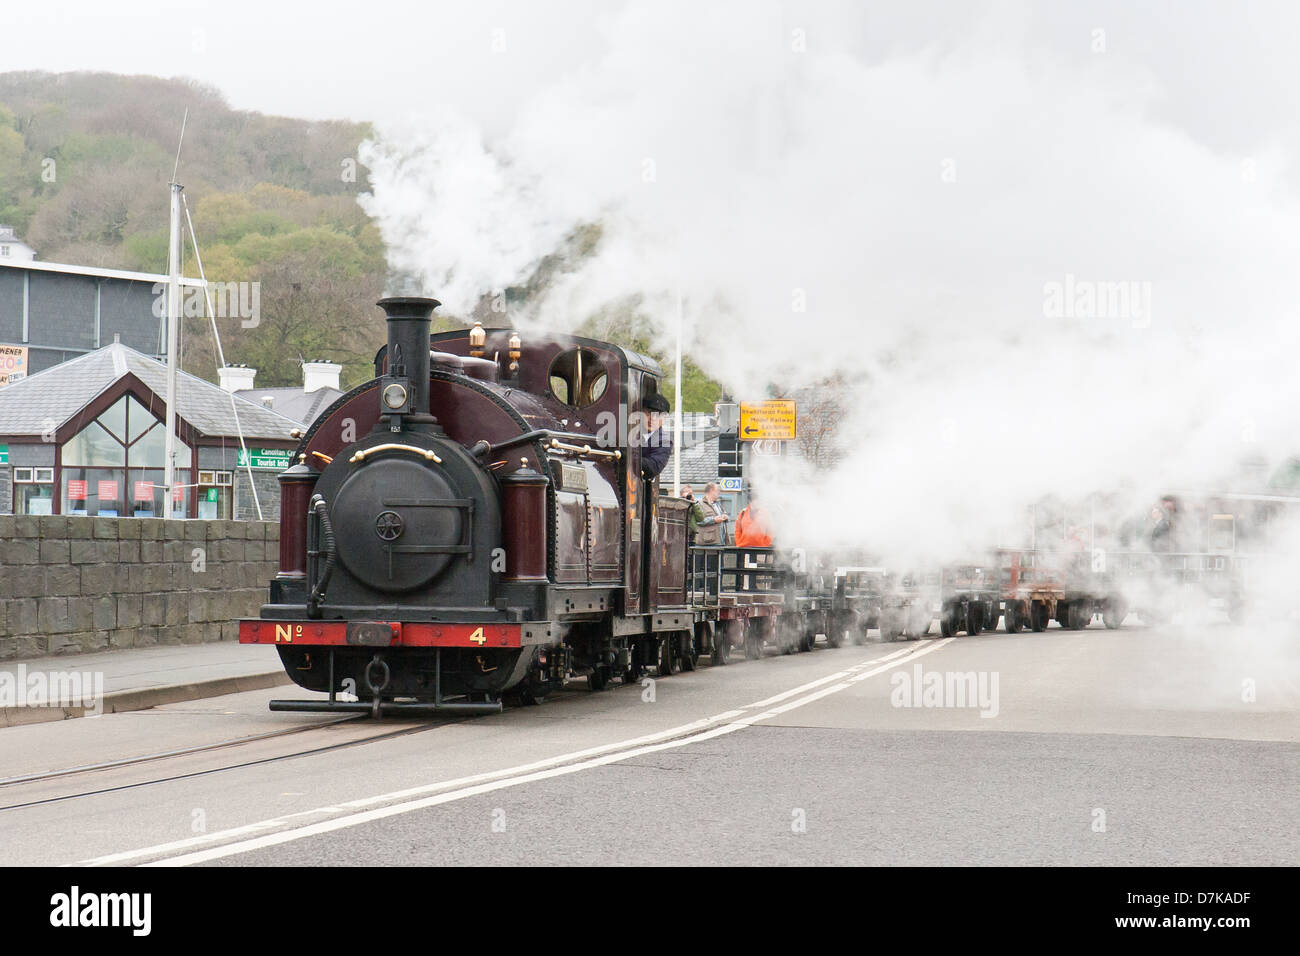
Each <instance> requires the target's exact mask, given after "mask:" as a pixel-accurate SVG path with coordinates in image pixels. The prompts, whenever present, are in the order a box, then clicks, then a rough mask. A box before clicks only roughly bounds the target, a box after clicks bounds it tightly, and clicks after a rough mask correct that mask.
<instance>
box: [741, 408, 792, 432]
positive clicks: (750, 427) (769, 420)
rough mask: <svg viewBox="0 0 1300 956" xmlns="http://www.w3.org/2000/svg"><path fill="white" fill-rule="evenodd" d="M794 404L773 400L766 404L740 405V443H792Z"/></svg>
mask: <svg viewBox="0 0 1300 956" xmlns="http://www.w3.org/2000/svg"><path fill="white" fill-rule="evenodd" d="M795 418H796V415H795V407H794V402H793V401H791V400H789V399H785V398H779V399H773V400H771V401H767V402H741V403H740V440H741V441H765V440H770V441H794V439H795V434H796V429H795Z"/></svg>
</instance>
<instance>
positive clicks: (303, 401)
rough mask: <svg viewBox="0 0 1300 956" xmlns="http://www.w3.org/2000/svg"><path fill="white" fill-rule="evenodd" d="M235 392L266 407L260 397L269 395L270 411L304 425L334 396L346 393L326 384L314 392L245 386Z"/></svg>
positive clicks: (331, 401) (322, 409)
mask: <svg viewBox="0 0 1300 956" xmlns="http://www.w3.org/2000/svg"><path fill="white" fill-rule="evenodd" d="M235 394H236V395H238V396H239V397H240V398H246V399H248V400H249V401H250V402H253V403H254V404H256V405H260V406H261V407H262V408H265V407H266V403H265V402H263V401H262V399H263V398H264V397H265V396H268V395H269V396H270V397H271V410H272V411H275V412H279V413H280V414H281V415H284V416H287V417H288V418H292V419H293V420H294V421H296V422H302V423H303V424H304V425H310V424H311V423H312V422H314V421H315V420H316V419H317V417H318V416H319V415H320V413H321V412H323V411H325V409H327V408H329V407H330V405H332V404H334V400H335V399H336V398H338V397H339V396H340V395H344V394H346V393H345V392H343V391H342V390H340V389H337V388H330V387H329V386H326V387H324V388H318V389H316V391H314V392H304V391H303V390H302V389H301V388H246V389H241V390H240V391H238V392H236V393H235Z"/></svg>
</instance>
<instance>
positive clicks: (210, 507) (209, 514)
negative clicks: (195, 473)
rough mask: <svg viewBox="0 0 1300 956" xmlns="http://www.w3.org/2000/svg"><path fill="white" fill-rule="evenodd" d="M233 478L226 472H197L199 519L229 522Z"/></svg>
mask: <svg viewBox="0 0 1300 956" xmlns="http://www.w3.org/2000/svg"><path fill="white" fill-rule="evenodd" d="M233 479H234V476H233V475H232V474H231V473H230V472H228V471H201V472H199V493H198V503H199V517H200V518H209V519H215V518H220V519H222V520H224V521H228V520H230V511H231V505H232V503H233V494H232V492H233V488H232V487H231V486H232V485H233V483H234V481H233Z"/></svg>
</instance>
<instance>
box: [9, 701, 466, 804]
mask: <svg viewBox="0 0 1300 956" xmlns="http://www.w3.org/2000/svg"><path fill="white" fill-rule="evenodd" d="M464 719H466V718H450V717H449V718H445V719H441V720H436V721H432V722H430V721H422V722H420V723H418V724H413V723H409V722H406V723H403V725H402V726H400V727H397V728H391V726H390V728H389V729H382V728H383V727H384V726H385V725H382V724H375V723H374V722H372V721H371V720H370V719H369V718H368V717H367V716H365V715H360V714H359V715H356V716H348V717H341V718H339V719H337V720H330V721H326V722H324V723H317V724H311V725H309V726H303V727H289V728H286V729H284V730H275V731H270V732H268V733H263V734H254V735H252V736H249V737H239V738H235V739H231V740H221V741H217V742H215V743H211V744H201V745H199V746H196V747H186V748H183V749H179V750H168V751H159V752H157V753H149V754H141V755H139V756H135V757H124V758H122V759H120V760H110V761H105V762H103V763H97V764H87V765H84V766H78V767H67V768H62V769H58V770H49V771H44V772H42V773H34V774H26V775H23V776H18V777H8V778H4V779H0V812H3V811H6V810H19V809H23V808H25V807H33V806H39V805H41V804H47V803H58V802H61V801H65V800H76V799H80V798H85V797H93V796H98V795H101V794H105V793H113V792H116V791H121V790H131V789H137V788H141V787H151V786H156V785H158V784H162V783H169V782H172V781H175V780H184V779H187V778H190V777H199V776H205V775H209V774H214V773H223V772H227V771H231V770H238V769H241V768H245V767H253V766H258V765H262V764H268V763H277V762H280V761H285V760H293V759H296V758H298V757H307V756H314V755H317V754H322V753H329V752H331V751H336V750H343V749H347V748H350V747H358V746H361V745H363V744H368V743H374V742H377V741H382V740H391V739H393V738H396V737H405V736H408V735H411V734H418V733H424V732H426V731H429V730H435V729H437V728H439V727H442V726H444V725H446V724H448V723H453V722H456V721H457V720H464ZM349 731H354V732H349ZM367 731H369V732H367ZM338 733H344V734H345V739H342V740H330V739H328V735H330V734H338ZM302 738H307V739H306V740H305V741H304V740H303V739H302ZM322 738H325V739H322ZM286 739H291V740H290V742H291V743H294V744H298V746H294V747H291V748H290V749H288V750H287V751H285V752H275V746H276V744H277V743H279V742H281V741H284V740H286ZM303 743H307V744H308V746H302V744H303ZM263 748H265V749H266V750H267V751H268V752H260V751H261V750H262V749H263ZM232 752H233V753H232ZM222 754H225V755H230V756H235V757H236V759H234V760H219V761H217V762H216V763H215V764H213V765H204V764H203V761H204V758H206V757H209V756H212V755H222ZM141 767H147V768H149V769H161V772H159V773H153V774H147V775H146V776H144V777H143V778H141V779H136V778H133V777H132V772H133V771H136V770H138V769H139V768H141ZM162 768H167V769H162ZM91 781H93V783H92V782H91ZM63 783H77V784H82V786H79V787H75V788H73V789H71V790H59V789H57V788H58V787H59V786H60V785H61V784H63ZM51 786H53V787H54V788H56V789H55V791H54V792H48V790H47V789H43V788H49V787H51Z"/></svg>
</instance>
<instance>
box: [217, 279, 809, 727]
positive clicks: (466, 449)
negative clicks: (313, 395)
mask: <svg viewBox="0 0 1300 956" xmlns="http://www.w3.org/2000/svg"><path fill="white" fill-rule="evenodd" d="M438 305H439V303H438V302H437V301H436V300H433V299H426V298H415V297H397V298H387V299H384V300H382V301H381V302H380V303H379V306H380V307H381V308H382V309H383V310H384V312H385V313H386V316H387V327H388V340H387V344H386V345H385V346H384V347H383V348H381V349H380V350H379V352H378V353H377V355H376V357H375V378H374V379H372V380H371V381H369V382H367V383H365V384H364V385H361V386H359V387H357V388H355V389H353V390H352V391H350V392H348V393H347V394H345V395H343V396H341V397H340V398H339V399H338V400H337V401H336V402H335V403H334V404H333V405H332V406H331V407H330V408H329V409H327V410H326V411H325V413H323V414H322V415H321V416H320V417H319V418H318V419H317V420H316V421H315V422H314V423H313V424H312V426H311V427H310V429H309V430H308V431H307V432H306V433H305V434H304V435H303V436H302V438H301V442H300V444H299V447H298V449H297V451H296V453H295V456H294V464H293V465H292V466H291V467H290V468H289V469H287V470H286V471H285V472H284V473H282V474H281V476H280V479H279V480H280V485H281V519H280V520H281V530H280V561H279V570H278V573H277V574H276V577H275V579H274V580H273V581H272V582H271V586H270V601H269V603H267V604H266V605H264V606H263V607H262V609H261V613H260V617H259V618H258V619H255V620H244V621H241V622H240V629H239V635H240V637H239V639H240V641H241V643H248V644H273V645H275V646H276V648H277V649H278V651H279V654H280V657H281V661H282V662H283V665H284V667H285V670H286V671H287V673H288V674H289V676H290V677H291V678H292V679H293V680H294V681H295V682H296V683H297V684H299V685H300V686H302V687H304V688H307V689H309V690H313V691H318V692H325V693H328V694H329V698H328V700H319V699H318V700H306V701H295V700H285V701H273V702H272V703H271V709H272V710H280V711H308V710H311V711H315V710H328V711H370V712H372V713H373V714H375V715H376V716H378V715H380V714H407V713H412V714H423V713H429V712H439V711H440V712H452V713H481V712H494V711H498V710H500V709H501V707H502V703H503V702H504V701H507V700H509V701H511V702H514V701H518V702H522V703H533V702H536V701H538V700H539V699H541V698H542V697H543V696H545V694H546V693H548V692H549V691H550V690H552V689H554V688H555V687H556V686H558V685H559V684H561V683H562V682H563V681H564V680H565V679H566V678H568V677H570V676H574V675H586V677H587V679H588V681H589V683H590V686H591V687H592V689H595V690H599V689H601V688H603V687H605V686H606V685H607V684H608V683H609V682H610V680H612V679H614V678H622V679H623V680H625V681H635V680H638V679H640V677H641V676H642V674H644V673H645V672H646V670H647V669H648V668H651V667H653V668H656V669H657V671H658V673H659V674H670V673H672V672H673V671H675V670H677V669H679V668H680V669H685V670H691V669H693V668H694V667H695V665H696V662H697V660H698V659H699V657H700V655H701V653H707V654H710V655H711V656H712V659H713V662H714V663H715V664H725V663H726V661H727V660H728V658H729V656H730V652H731V649H732V648H733V647H737V648H739V647H743V648H744V649H745V651H746V653H747V654H748V655H749V656H751V657H752V656H757V655H758V654H761V651H762V647H763V644H764V643H765V642H767V641H773V642H776V643H778V644H779V645H780V646H781V647H782V648H783V649H784V650H797V649H805V650H806V649H810V648H811V647H812V642H813V640H814V639H815V637H816V634H817V628H818V627H822V626H824V619H823V617H821V616H819V615H824V612H825V607H824V606H819V600H818V598H816V597H813V598H806V597H805V598H803V599H802V600H799V601H792V602H791V603H790V605H789V606H787V603H786V594H785V592H784V590H783V587H784V585H783V583H782V582H785V581H788V580H793V579H792V578H789V577H788V576H787V575H783V574H782V569H780V568H778V567H777V566H776V565H775V563H774V562H775V560H776V559H775V557H774V555H773V552H771V550H770V549H744V548H721V547H719V548H701V549H688V542H687V508H688V506H689V505H688V502H686V501H684V500H682V499H679V498H674V497H669V496H664V495H660V494H659V493H658V490H659V489H658V487H657V485H658V482H657V481H647V480H645V479H644V478H643V476H642V470H641V464H642V463H641V456H642V451H643V448H642V444H643V435H642V432H643V430H644V429H643V428H640V427H639V426H640V424H641V423H642V422H643V420H644V419H643V418H642V409H643V406H644V403H645V401H646V399H647V398H648V397H649V396H650V395H652V394H654V393H656V392H657V391H658V390H659V385H660V381H661V378H662V372H661V370H660V368H659V366H658V365H657V363H656V362H654V361H653V360H652V359H650V358H648V357H646V356H643V355H638V354H636V353H635V352H632V351H630V350H628V349H624V348H621V347H619V346H616V345H611V344H609V343H606V342H600V341H596V340H593V339H588V338H583V337H579V336H555V337H551V338H548V339H546V340H542V341H536V342H529V343H524V342H522V341H521V338H520V336H519V334H518V333H517V332H515V331H513V330H510V329H485V328H483V327H482V326H481V325H479V324H476V325H475V326H474V327H473V328H472V329H469V330H462V331H455V332H446V333H440V334H436V335H430V321H431V317H432V314H433V310H434V309H435V308H436V307H437V306H438ZM688 550H689V553H688ZM824 603H825V602H823V604H824ZM341 692H346V693H347V696H348V697H349V698H351V697H355V698H356V699H355V700H352V699H346V700H345V699H341V697H340V693H341Z"/></svg>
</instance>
